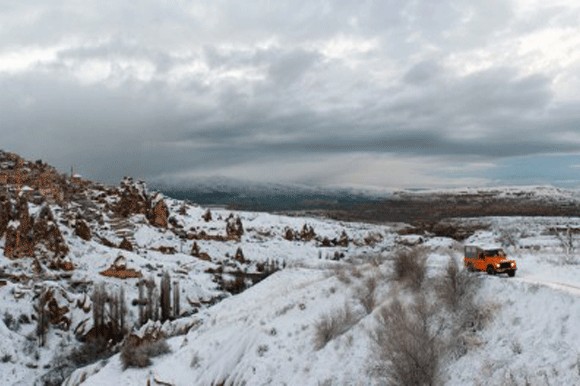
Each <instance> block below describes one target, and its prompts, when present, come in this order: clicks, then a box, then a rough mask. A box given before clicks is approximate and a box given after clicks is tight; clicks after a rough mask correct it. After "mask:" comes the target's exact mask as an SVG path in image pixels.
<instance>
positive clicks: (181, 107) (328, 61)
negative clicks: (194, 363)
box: [0, 0, 580, 182]
mask: <svg viewBox="0 0 580 386" xmlns="http://www.w3.org/2000/svg"><path fill="white" fill-rule="evenodd" d="M29 4H32V5H25V4H21V3H12V4H11V7H9V8H8V10H7V13H6V14H3V15H0V25H2V26H8V27H5V28H6V29H5V30H6V31H8V33H7V34H3V35H2V37H0V48H2V49H5V50H6V49H9V47H12V46H14V45H16V46H18V45H22V47H26V46H27V45H34V44H36V45H41V46H42V45H43V44H46V45H51V44H57V43H62V42H64V41H66V40H67V38H70V39H71V41H73V40H74V42H73V43H70V44H68V46H67V47H65V48H62V49H61V50H60V51H59V52H57V55H56V58H55V59H54V60H52V61H49V62H48V63H44V62H42V63H38V64H36V65H34V66H33V67H31V68H29V69H27V70H25V71H23V72H21V73H19V74H10V73H0V87H1V88H2V90H3V92H2V93H0V116H2V122H1V123H0V130H1V131H2V146H3V147H6V148H7V150H14V151H21V152H23V153H24V154H25V155H27V156H29V157H31V158H44V159H46V160H47V161H49V162H53V163H55V164H57V165H58V166H59V167H61V168H65V169H66V168H68V165H69V164H75V165H77V166H78V167H79V168H80V169H81V170H84V171H85V173H86V174H87V175H88V176H89V177H92V178H97V179H102V180H107V181H109V182H114V181H116V180H118V179H119V178H120V177H121V176H122V175H125V174H133V175H135V176H137V177H144V178H154V177H156V176H158V175H163V174H171V173H176V172H187V171H188V170H191V171H195V172H196V173H207V174H212V170H218V169H220V168H223V167H227V166H228V165H236V164H243V165H246V164H247V165H256V164H265V163H267V162H270V161H273V160H275V161H276V162H279V163H280V162H284V161H289V162H290V161H292V160H296V159H310V160H314V159H315V158H317V159H320V158H324V157H333V156H337V155H340V154H344V155H345V156H349V155H353V154H360V153H365V154H371V155H373V154H376V155H382V154H390V155H395V156H397V155H400V156H401V157H403V158H404V157H410V156H413V157H439V158H440V159H445V160H446V162H461V160H465V159H470V160H473V159H481V160H486V159H488V158H489V157H495V158H506V157H513V156H516V155H521V156H525V155H531V154H544V153H557V152H568V153H575V152H580V143H577V142H574V141H573V140H571V139H570V137H571V136H570V135H571V134H574V133H577V130H578V123H579V122H580V114H579V113H577V111H580V109H579V108H578V107H579V106H578V104H579V103H580V102H579V101H570V102H569V103H568V104H567V105H560V104H559V103H560V102H558V101H557V98H556V97H555V95H554V90H553V80H554V76H555V75H554V74H550V73H541V72H537V73H533V74H529V72H526V74H525V75H523V74H524V72H523V71H522V70H521V69H520V68H518V67H516V65H514V66H513V67H506V66H505V65H502V66H500V65H495V64H494V65H492V66H490V67H489V68H488V69H486V70H483V71H478V72H472V73H470V74H468V75H460V74H458V73H455V72H453V70H451V69H450V68H449V67H446V65H445V59H446V58H448V57H449V55H451V54H453V53H455V52H462V50H469V49H472V48H474V47H483V48H485V47H486V44H491V43H490V42H493V41H494V39H498V38H501V37H502V36H507V35H509V34H515V33H517V31H518V28H523V27H522V26H521V25H520V24H518V23H519V22H518V20H515V19H514V14H513V12H514V9H513V8H512V7H511V5H510V3H509V2H504V1H493V2H479V3H473V2H471V1H459V2H457V1H453V2H452V1H441V2H437V4H436V5H435V4H434V3H433V4H431V3H430V4H429V5H425V4H422V3H421V2H408V1H403V0H389V1H371V0H369V1H363V2H357V1H354V0H352V1H350V0H349V1H344V2H338V3H329V2H322V1H320V2H319V1H313V2H305V3H302V4H296V3H295V2H271V3H270V2H268V1H265V0H264V1H253V2H243V3H240V2H230V1H215V2H211V3H208V4H203V5H199V4H187V3H167V4H163V3H158V2H152V1H147V2H143V3H139V4H138V5H137V3H128V2H121V3H118V4H117V3H115V4H113V3H102V2H98V3H96V2H87V3H86V4H85V5H84V6H83V7H80V6H78V5H76V6H71V5H70V4H66V3H63V4H64V5H55V6H48V5H46V3H39V4H38V5H36V6H35V5H34V3H29ZM137 8H138V9H137ZM81 11H83V12H81ZM29 13H30V14H31V15H33V17H32V18H31V19H30V20H33V21H34V23H29V24H27V23H24V24H23V25H22V29H21V31H20V32H21V33H20V34H16V33H15V30H14V28H15V24H14V22H13V21H11V20H9V19H11V18H13V19H15V20H22V19H23V18H24V17H25V15H27V14H29ZM551 15H552V16H550V18H549V20H550V22H549V23H560V20H561V19H562V18H563V17H564V16H566V11H565V10H561V9H558V10H553V12H551ZM105 16H106V17H105ZM4 22H6V23H4ZM533 23H536V24H537V25H543V24H542V21H541V20H539V19H538V20H535V19H534V21H533ZM530 28H532V27H530ZM16 35H18V36H16ZM73 38H74V39H73ZM337 38H344V39H349V38H353V39H354V40H353V41H354V42H355V44H357V42H359V41H365V40H368V39H372V41H373V42H376V44H377V46H376V47H375V48H373V49H372V50H371V51H370V52H367V53H364V54H358V53H355V54H353V57H345V58H341V57H334V58H329V57H325V56H324V53H323V52H321V51H319V50H320V48H319V47H320V46H321V44H322V43H325V42H326V43H328V42H329V39H337ZM266 41H271V42H273V43H272V44H270V45H264V44H263V43H264V42H266ZM257 43H260V46H258V44H257ZM63 44H65V43H63ZM337 44H340V41H339V43H337ZM65 45H66V44H65ZM7 47H8V48H7ZM339 48H340V47H339ZM347 48H348V47H347ZM354 48H355V49H356V48H358V47H354ZM1 52H2V51H1V50H0V54H1ZM130 59H138V60H143V61H146V62H148V63H151V64H152V65H153V66H154V70H153V71H154V73H153V75H152V77H151V79H150V80H143V79H138V78H137V77H135V76H133V75H134V74H132V73H131V71H132V69H125V70H120V69H117V70H115V71H116V72H115V73H114V74H113V76H111V79H105V80H104V81H102V82H100V83H97V84H86V83H83V82H81V81H79V79H78V78H77V76H76V75H74V74H73V73H71V72H70V71H71V65H70V63H71V62H72V63H73V67H74V68H82V67H83V66H85V65H90V64H91V63H92V62H94V61H97V60H104V61H107V62H110V63H111V64H112V65H113V67H114V66H115V64H116V63H119V62H122V61H124V60H130ZM194 61H195V62H197V63H202V64H203V66H205V67H204V68H206V69H207V70H208V71H209V72H210V73H211V74H213V75H216V74H217V75H216V78H215V79H211V81H207V79H203V75H200V74H199V73H191V74H189V75H187V74H186V75H182V78H179V79H178V80H177V81H176V80H175V79H169V78H168V74H170V73H171V71H173V70H175V69H177V68H180V66H183V65H186V64H188V63H190V62H194ZM236 71H237V72H236ZM244 71H249V72H250V73H252V74H253V73H255V74H257V75H258V76H257V77H256V78H255V79H254V78H252V77H250V76H244ZM228 73H234V74H238V75H236V76H229V75H228ZM240 74H241V75H240ZM218 75H219V76H218ZM312 162H314V161H312Z"/></svg>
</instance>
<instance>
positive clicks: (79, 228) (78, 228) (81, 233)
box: [75, 219, 91, 241]
mask: <svg viewBox="0 0 580 386" xmlns="http://www.w3.org/2000/svg"><path fill="white" fill-rule="evenodd" d="M75 235H77V236H78V237H80V238H81V239H83V240H85V241H89V240H90V239H91V228H90V227H89V225H88V224H87V222H86V221H85V220H83V219H78V220H76V223H75Z"/></svg>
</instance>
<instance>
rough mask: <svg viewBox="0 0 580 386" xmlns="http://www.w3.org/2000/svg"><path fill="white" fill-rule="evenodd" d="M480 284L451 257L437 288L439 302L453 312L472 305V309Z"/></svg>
mask: <svg viewBox="0 0 580 386" xmlns="http://www.w3.org/2000/svg"><path fill="white" fill-rule="evenodd" d="M478 284H479V282H478V281H476V278H475V276H473V275H470V274H469V272H467V271H465V270H463V269H460V268H459V265H458V264H457V261H456V260H455V258H453V257H451V258H450V259H449V262H448V263H447V267H446V269H445V272H444V274H443V276H442V277H441V278H440V280H439V281H438V282H437V283H436V286H435V288H436V290H437V291H436V292H437V295H438V298H439V300H440V301H441V302H442V303H443V304H444V305H445V306H447V307H448V308H449V309H450V310H451V311H456V310H457V309H458V308H459V307H460V306H463V307H465V306H466V305H470V307H469V308H471V305H472V303H473V296H474V295H475V293H476V292H477V288H476V287H477V286H478Z"/></svg>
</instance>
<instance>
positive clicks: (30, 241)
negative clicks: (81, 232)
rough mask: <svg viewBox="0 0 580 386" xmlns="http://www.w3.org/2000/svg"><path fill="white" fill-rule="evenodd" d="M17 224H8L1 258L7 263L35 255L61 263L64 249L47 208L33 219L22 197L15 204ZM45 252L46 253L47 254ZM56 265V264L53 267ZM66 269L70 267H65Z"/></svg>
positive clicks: (59, 234)
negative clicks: (9, 259)
mask: <svg viewBox="0 0 580 386" xmlns="http://www.w3.org/2000/svg"><path fill="white" fill-rule="evenodd" d="M17 212H18V221H13V222H11V223H9V225H8V227H7V230H6V242H5V244H4V255H5V256H6V257H8V258H11V259H16V258H20V257H25V256H29V257H32V256H34V255H35V252H38V254H39V255H43V256H44V257H50V258H53V259H62V258H64V257H65V256H66V255H67V254H68V251H69V249H68V246H67V245H66V242H65V241H64V238H63V237H62V234H61V233H60V230H59V229H58V226H57V225H56V222H55V220H54V216H53V215H52V212H51V210H50V208H49V207H48V206H43V207H42V208H41V209H40V210H39V211H38V214H37V216H36V217H35V218H32V217H31V216H30V214H29V210H28V202H27V201H26V199H24V198H23V197H21V198H20V200H19V203H18V208H17ZM47 252H48V253H47ZM57 265H59V264H57ZM66 266H67V267H70V265H68V264H67V265H66Z"/></svg>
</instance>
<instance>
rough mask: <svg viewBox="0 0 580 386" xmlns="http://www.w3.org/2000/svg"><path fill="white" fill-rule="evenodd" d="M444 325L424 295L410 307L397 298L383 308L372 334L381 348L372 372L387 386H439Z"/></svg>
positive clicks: (416, 298)
mask: <svg viewBox="0 0 580 386" xmlns="http://www.w3.org/2000/svg"><path fill="white" fill-rule="evenodd" d="M441 326H442V324H441V323H440V322H439V321H438V320H436V318H435V316H434V311H433V309H432V308H431V307H429V306H428V304H427V301H426V300H425V298H424V297H423V296H422V295H417V296H416V297H415V302H414V303H412V304H410V305H408V306H404V305H403V304H402V303H401V302H400V301H399V300H398V299H395V300H393V301H392V302H391V303H390V304H389V305H388V306H384V307H382V308H381V309H380V311H379V312H378V317H377V325H376V327H375V329H374V330H373V331H372V333H371V338H372V339H373V340H374V342H375V343H376V345H377V348H378V350H376V351H375V355H376V358H375V363H374V366H373V367H372V369H371V370H372V372H373V373H374V374H375V375H376V376H378V377H379V378H381V379H383V380H384V381H385V382H386V383H387V384H394V385H433V384H437V380H438V373H439V360H440V352H441V339H439V334H440V331H441Z"/></svg>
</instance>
